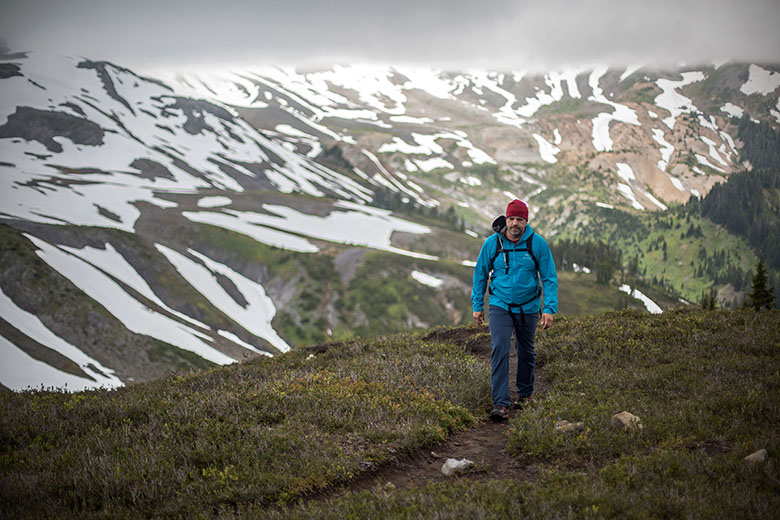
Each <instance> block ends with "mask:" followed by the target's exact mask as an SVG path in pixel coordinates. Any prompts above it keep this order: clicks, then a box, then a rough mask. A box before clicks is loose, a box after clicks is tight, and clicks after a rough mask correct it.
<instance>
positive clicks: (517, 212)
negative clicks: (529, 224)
mask: <svg viewBox="0 0 780 520" xmlns="http://www.w3.org/2000/svg"><path fill="white" fill-rule="evenodd" d="M506 216H507V217H523V218H524V219H525V220H528V206H526V205H525V202H523V201H522V200H517V199H515V200H513V201H512V202H510V203H509V204H507V206H506Z"/></svg>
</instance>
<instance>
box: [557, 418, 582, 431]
mask: <svg viewBox="0 0 780 520" xmlns="http://www.w3.org/2000/svg"><path fill="white" fill-rule="evenodd" d="M584 429H585V423H584V422H582V421H579V422H576V423H573V422H569V421H566V420H563V421H558V422H557V423H555V431H557V432H560V433H571V432H580V431H582V430H584Z"/></svg>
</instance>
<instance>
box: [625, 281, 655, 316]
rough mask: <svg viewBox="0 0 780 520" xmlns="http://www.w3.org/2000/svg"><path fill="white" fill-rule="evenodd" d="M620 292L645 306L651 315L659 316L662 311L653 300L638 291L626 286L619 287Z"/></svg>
mask: <svg viewBox="0 0 780 520" xmlns="http://www.w3.org/2000/svg"><path fill="white" fill-rule="evenodd" d="M620 291H621V292H624V293H626V294H628V295H629V296H631V297H632V298H636V299H637V300H639V301H641V302H642V303H643V304H644V305H645V309H647V311H648V312H650V313H652V314H661V313H662V312H663V310H661V307H659V306H658V304H656V303H655V302H654V301H653V300H651V299H650V298H648V297H647V296H645V295H644V294H642V293H641V292H640V291H639V290H638V289H632V288H631V287H630V286H629V285H628V284H623V285H621V286H620Z"/></svg>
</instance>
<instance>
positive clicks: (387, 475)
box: [318, 327, 549, 499]
mask: <svg viewBox="0 0 780 520" xmlns="http://www.w3.org/2000/svg"><path fill="white" fill-rule="evenodd" d="M486 332H487V327H484V328H476V327H469V328H456V329H443V330H437V331H435V332H433V333H431V334H430V335H428V336H427V337H426V338H424V339H425V340H426V341H451V342H454V343H457V344H462V345H464V346H465V348H466V350H467V351H469V352H470V353H472V354H474V355H475V356H477V357H478V358H480V359H482V360H484V361H485V362H486V363H490V350H491V349H490V336H489V335H487V334H484V333H486ZM510 367H511V368H510V376H509V377H510V379H509V380H510V388H513V386H514V385H513V382H514V380H515V374H516V371H517V354H516V352H515V350H514V346H513V347H512V349H511V354H510ZM535 378H536V379H535V382H534V392H535V393H538V392H544V391H545V390H546V389H547V387H548V386H549V385H548V384H547V383H546V382H545V381H544V378H543V377H542V376H541V374H540V373H539V370H538V369H537V371H536V373H535ZM517 413H522V411H517V410H511V411H510V419H511V418H512V416H513V415H514V414H517ZM511 428H512V427H511V426H510V425H509V422H508V421H506V422H502V423H494V422H493V421H491V420H489V419H488V417H487V410H486V411H485V415H484V416H483V417H481V418H480V421H479V423H478V424H477V425H476V426H475V427H474V428H472V429H470V430H468V431H464V432H457V433H455V434H453V435H451V436H450V437H448V438H447V440H445V441H444V442H443V443H441V444H440V445H438V446H435V447H432V448H426V449H421V450H418V451H417V452H416V453H413V454H411V455H400V456H399V457H398V458H397V459H396V460H394V461H390V462H388V463H386V464H384V465H382V466H380V467H378V468H377V469H375V470H374V471H371V472H368V473H366V474H363V475H361V476H359V477H357V478H355V479H354V480H352V481H351V482H350V483H349V484H348V485H347V486H344V487H342V488H337V489H333V490H330V492H325V493H323V495H321V496H320V497H318V498H321V499H326V498H332V497H333V496H335V495H339V494H342V493H346V492H350V491H362V490H377V489H379V488H384V487H385V486H387V485H388V483H390V484H392V485H393V486H394V487H395V488H398V489H404V488H409V487H412V486H422V485H426V484H427V483H429V482H439V481H444V480H449V479H452V478H458V477H445V476H444V475H443V474H442V473H441V467H442V465H443V464H444V463H445V462H446V460H447V459H448V458H453V459H463V458H465V459H469V460H471V461H473V462H475V463H476V471H473V472H469V473H468V478H469V479H472V480H487V479H504V478H512V479H515V480H534V479H535V476H536V463H535V461H534V460H533V459H531V458H530V457H524V456H521V457H516V456H510V455H508V454H507V453H506V452H505V451H504V450H505V448H506V444H507V439H508V436H509V433H510V430H511Z"/></svg>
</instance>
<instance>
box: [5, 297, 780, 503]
mask: <svg viewBox="0 0 780 520" xmlns="http://www.w3.org/2000/svg"><path fill="white" fill-rule="evenodd" d="M778 331H780V311H771V312H762V313H754V312H747V311H744V312H743V311H739V312H730V311H710V312H704V311H691V310H689V311H675V312H668V313H665V314H662V315H649V314H641V313H637V312H634V311H623V312H612V313H607V314H600V315H591V316H583V317H574V318H566V317H560V319H559V320H558V322H557V323H556V326H555V327H553V328H552V329H550V330H549V331H547V332H540V333H539V335H538V340H537V341H538V343H537V344H538V363H539V367H538V370H539V371H540V375H542V376H543V377H544V379H545V380H546V381H548V383H549V385H548V386H549V388H548V389H547V390H546V391H545V392H543V393H539V394H537V396H536V398H535V399H534V400H533V401H532V402H531V404H530V405H529V406H528V407H527V408H526V409H525V410H523V411H522V412H518V413H515V414H514V415H513V417H512V419H511V421H512V424H511V426H512V433H511V434H510V437H509V442H508V445H507V454H506V456H507V457H512V458H516V459H517V460H518V461H520V460H522V461H524V464H525V465H526V466H527V465H529V464H530V465H532V467H533V469H534V471H533V475H534V476H533V478H530V477H527V476H526V477H525V478H518V479H509V480H492V479H489V478H481V477H484V476H481V475H480V470H479V468H478V467H477V469H476V470H475V471H474V472H472V473H469V474H466V475H465V476H463V477H461V478H459V479H455V480H452V481H447V482H444V483H439V484H429V485H427V486H422V487H412V488H409V489H405V490H400V489H399V490H395V491H393V490H384V491H375V492H369V491H364V492H356V493H347V494H345V495H343V496H341V497H339V498H332V499H330V500H326V501H306V500H303V501H301V502H299V499H300V498H305V497H306V496H307V494H308V493H310V492H312V491H315V490H322V489H327V488H329V487H330V486H334V485H336V484H339V483H348V482H349V481H350V480H351V479H352V478H354V477H355V476H356V475H360V474H365V473H370V472H371V471H372V470H373V469H374V468H376V467H377V466H380V465H382V464H383V463H386V462H387V461H389V460H391V459H392V458H393V457H394V456H395V454H398V453H406V452H411V451H414V450H415V449H418V448H421V447H423V446H433V445H435V444H436V443H438V442H440V441H441V440H442V439H443V438H445V437H446V436H447V435H449V434H451V433H452V432H454V431H456V430H459V429H464V428H473V427H477V425H478V421H479V420H481V419H482V418H483V417H484V414H485V413H486V411H487V410H488V408H489V401H490V391H489V384H488V374H489V367H488V362H487V359H486V358H485V357H480V356H476V355H475V353H476V352H478V350H475V348H476V345H483V346H484V344H485V342H486V341H488V335H487V329H486V328H485V327H482V328H476V327H468V328H463V329H459V330H457V331H456V332H457V334H452V335H450V336H449V337H459V338H461V339H460V340H457V341H456V340H451V341H449V342H441V340H440V339H437V338H442V337H445V335H440V334H431V335H428V336H427V337H422V336H410V335H398V336H388V337H384V338H380V339H377V340H371V341H363V340H356V341H352V342H349V343H334V344H325V345H321V346H317V347H314V348H311V349H299V350H296V351H293V352H291V353H289V354H286V355H283V356H279V357H277V358H273V359H257V360H252V361H248V362H245V363H241V364H236V365H232V366H228V367H221V368H215V369H210V370H207V371H202V372H188V373H180V374H174V375H171V376H170V377H167V378H165V379H163V380H159V381H156V382H152V383H146V384H139V385H136V386H133V387H129V388H122V389H119V390H115V391H111V392H108V391H98V392H85V393H77V394H64V393H51V392H35V393H6V394H3V395H0V403H1V405H0V441H2V444H1V445H2V451H1V452H0V508H1V509H0V516H2V517H4V518H40V517H53V518H68V517H80V518H84V517H97V516H99V517H173V516H181V517H192V518H196V517H218V518H235V517H241V516H262V517H266V518H300V517H310V518H339V519H340V518H429V517H431V515H432V514H435V515H437V517H439V518H504V517H506V515H507V512H509V511H511V512H512V515H522V516H523V517H530V518H550V517H620V518H647V517H668V518H680V517H688V518H712V517H721V518H724V517H725V518H773V517H775V515H776V512H777V511H778V510H780V493H778V491H780V485H778V481H779V480H780V473H779V472H778V470H777V465H776V461H777V456H778V453H780V434H779V433H778V431H777V428H776V425H777V423H778V421H780V376H779V375H778V370H777V367H778V366H780V333H779V332H778ZM622 410H627V411H630V412H632V413H634V414H635V415H638V416H639V417H640V418H641V421H642V424H643V425H644V429H643V430H641V431H639V432H627V431H620V430H617V429H615V428H614V427H612V426H611V424H610V418H611V416H612V415H613V414H615V413H617V412H620V411H622ZM560 419H566V420H569V421H572V422H574V421H583V422H584V424H585V429H584V430H583V431H581V432H579V433H575V434H570V435H564V434H560V433H558V432H556V431H555V429H554V428H553V426H554V425H555V423H556V421H558V420H560ZM760 448H765V449H767V450H768V452H769V461H768V462H765V463H761V464H755V465H751V464H749V463H747V462H745V461H744V460H743V458H744V457H745V456H746V455H748V454H750V453H752V452H754V451H756V450H758V449H760ZM279 506H284V507H281V508H280V507H279Z"/></svg>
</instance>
